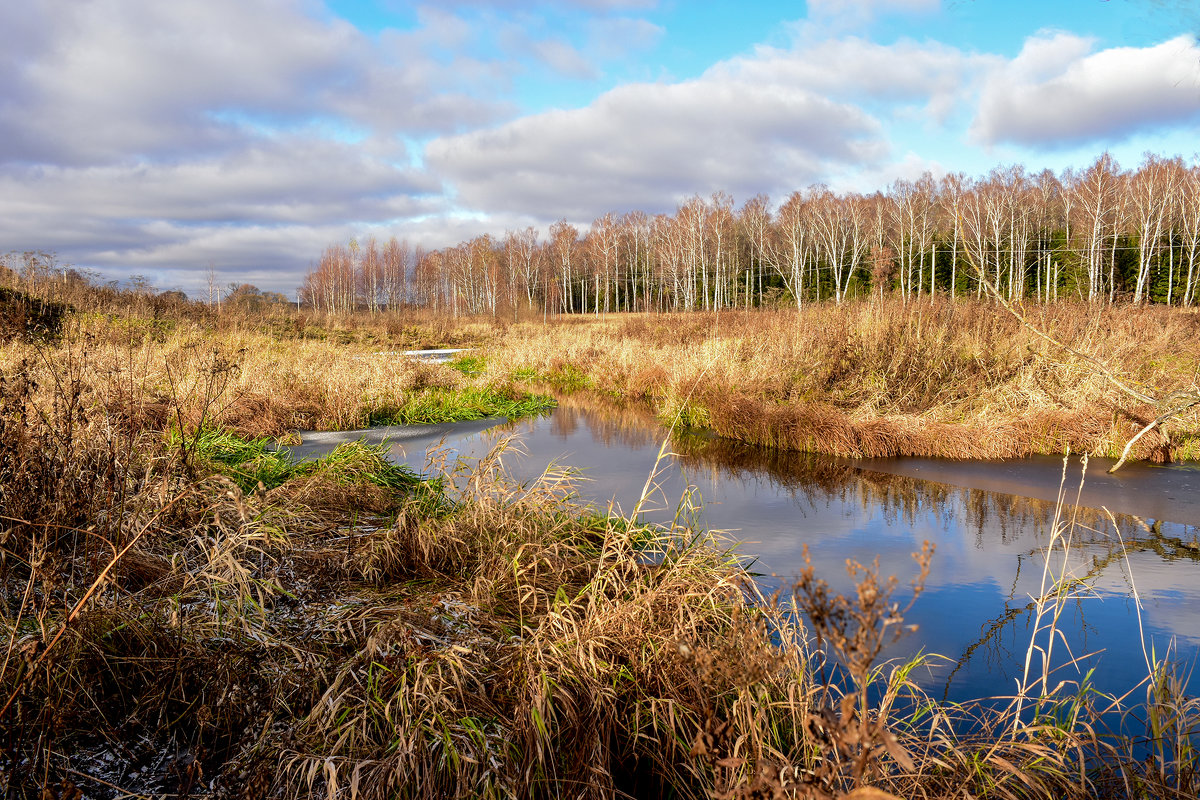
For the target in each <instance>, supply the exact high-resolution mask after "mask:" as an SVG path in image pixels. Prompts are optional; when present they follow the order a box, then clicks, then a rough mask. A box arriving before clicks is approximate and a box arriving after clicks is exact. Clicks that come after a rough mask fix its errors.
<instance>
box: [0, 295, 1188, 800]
mask: <svg viewBox="0 0 1200 800" xmlns="http://www.w3.org/2000/svg"><path fill="white" fill-rule="evenodd" d="M19 289H20V291H16V290H12V289H10V290H7V293H6V294H4V295H0V301H2V302H3V303H4V304H5V305H4V306H3V308H0V323H3V325H4V327H3V333H4V335H3V338H2V339H0V637H2V638H3V645H2V646H3V655H2V657H0V795H3V796H5V797H15V798H24V797H30V798H55V799H57V800H67V799H68V798H70V800H78V798H84V797H87V798H92V797H94V798H134V797H155V798H158V797H172V798H173V797H230V798H235V797H236V798H251V797H280V798H301V797H305V798H307V797H320V798H394V797H413V798H418V797H464V798H475V797H496V798H501V797H588V798H590V797H596V798H605V797H658V796H674V797H683V798H708V797H722V798H773V797H806V798H807V797H812V798H833V797H843V796H848V797H854V798H860V800H861V799H862V798H876V799H877V798H889V797H893V796H895V797H961V798H966V797H989V798H993V797H994V798H1086V797H1114V798H1116V797H1146V798H1152V797H1153V798H1157V797H1180V798H1183V797H1188V798H1194V797H1195V796H1196V793H1197V791H1198V790H1200V774H1198V773H1197V764H1198V762H1200V758H1198V756H1197V752H1196V746H1197V744H1200V742H1197V733H1198V732H1197V725H1198V724H1200V702H1198V701H1197V700H1196V696H1195V695H1196V689H1197V683H1196V680H1195V679H1193V678H1192V677H1191V669H1192V667H1193V666H1194V664H1195V661H1196V657H1197V655H1198V654H1200V650H1198V647H1200V628H1197V626H1196V624H1195V622H1194V619H1193V618H1194V610H1195V608H1196V602H1197V601H1198V600H1200V597H1198V596H1197V595H1196V591H1195V589H1194V586H1195V585H1196V583H1197V582H1196V579H1195V576H1196V570H1197V569H1198V568H1200V542H1198V539H1197V533H1198V526H1200V515H1198V514H1197V511H1196V507H1195V506H1196V501H1195V486H1196V483H1197V479H1196V476H1197V474H1200V473H1198V469H1200V467H1197V460H1198V459H1200V417H1198V416H1197V413H1196V409H1195V407H1192V408H1189V409H1185V410H1184V411H1182V412H1181V413H1179V414H1175V415H1171V416H1169V418H1166V419H1163V420H1162V423H1161V424H1157V425H1154V426H1152V427H1150V423H1151V422H1153V421H1155V420H1156V418H1158V417H1159V416H1160V414H1162V409H1161V408H1157V407H1155V406H1154V405H1153V404H1152V403H1149V402H1138V401H1136V400H1134V399H1131V395H1130V393H1129V392H1127V391H1125V390H1124V389H1122V388H1121V386H1125V387H1131V386H1132V387H1137V392H1138V393H1140V394H1142V395H1144V396H1146V397H1172V396H1179V395H1181V394H1182V395H1186V394H1187V393H1188V392H1195V391H1196V380H1197V374H1198V371H1200V335H1198V334H1200V316H1197V314H1196V313H1195V312H1194V311H1193V310H1184V309H1170V308H1162V307H1132V306H1104V307H1094V306H1088V305H1086V304H1072V303H1068V302H1061V303H1058V304H1055V305H1053V306H1045V307H1043V306H1036V305H1033V306H1030V307H1028V308H1027V309H1026V323H1024V324H1023V323H1022V322H1021V321H1019V320H1017V319H1015V318H1014V317H1013V315H1011V314H1009V313H1006V312H1005V311H1004V310H1003V309H1001V308H1000V307H998V306H996V305H993V304H991V303H989V302H984V301H978V300H965V299H964V300H958V301H953V302H952V301H949V300H945V299H942V298H936V299H918V300H911V299H910V300H909V301H908V302H904V301H903V300H901V299H898V298H897V299H893V298H888V297H882V298H880V297H875V298H873V299H870V300H858V301H853V302H847V303H844V304H841V305H834V304H816V303H814V304H810V305H808V306H807V307H805V308H804V309H803V310H802V311H800V312H797V311H796V310H794V309H792V310H786V311H782V310H781V311H769V310H760V311H750V312H745V313H743V312H723V313H721V314H702V313H690V314H611V315H595V316H586V317H585V316H582V315H580V316H572V317H562V318H555V317H550V318H548V319H543V318H542V317H540V316H539V317H536V318H529V319H525V320H520V321H516V322H513V321H501V320H497V319H493V318H457V319H453V318H447V317H444V316H443V317H439V316H433V315H430V314H428V313H426V312H416V311H414V312H412V313H405V312H388V313H386V314H374V315H372V314H367V313H362V314H355V315H345V316H329V315H325V314H314V313H311V312H305V311H296V310H289V309H287V308H286V307H275V308H271V309H267V310H263V311H261V312H255V313H250V312H245V311H243V312H238V313H234V312H231V311H226V312H224V313H220V312H218V311H216V310H214V309H212V308H210V307H207V306H205V305H202V304H198V303H190V302H187V301H185V300H181V299H176V298H167V297H162V296H157V297H156V296H152V295H146V294H138V293H134V292H117V291H112V290H101V289H97V288H92V289H89V290H87V291H83V290H77V291H76V293H75V294H74V295H72V296H69V297H64V296H61V295H59V294H55V292H54V291H53V287H28V286H25V287H19ZM1039 331H1040V332H1041V334H1045V335H1040V334H1039V333H1038V332H1039ZM433 348H463V351H462V352H461V353H459V354H457V355H456V357H455V358H453V359H452V360H450V361H449V362H447V363H427V362H423V361H419V360H415V359H412V358H408V357H404V356H403V355H402V352H403V351H405V350H415V349H433ZM1118 384H1120V385H1118ZM421 426H431V427H421ZM1143 430H1146V432H1145V434H1144V435H1142V436H1141V437H1140V438H1138V439H1137V441H1136V442H1135V444H1134V446H1133V447H1132V448H1131V449H1130V452H1129V462H1128V463H1127V464H1126V465H1124V466H1123V467H1122V468H1121V469H1120V470H1118V471H1117V472H1116V473H1115V474H1113V475H1107V474H1106V473H1105V472H1104V470H1103V469H1097V466H1098V465H1099V466H1102V467H1103V466H1109V465H1112V464H1114V463H1115V460H1116V459H1118V458H1120V456H1121V455H1122V453H1123V451H1124V449H1125V446H1126V444H1127V443H1128V442H1129V441H1131V440H1132V439H1133V438H1134V437H1135V436H1137V435H1138V434H1139V432H1141V431H1143ZM347 431H350V432H353V433H350V434H346V433H344V432H347ZM385 432H386V435H385ZM1068 454H1069V455H1068ZM1084 457H1086V464H1085V461H1084V460H1083V458H1084ZM1085 470H1087V471H1086V472H1085ZM1081 482H1082V488H1081ZM1176 497H1178V498H1179V499H1178V500H1177V499H1176Z"/></svg>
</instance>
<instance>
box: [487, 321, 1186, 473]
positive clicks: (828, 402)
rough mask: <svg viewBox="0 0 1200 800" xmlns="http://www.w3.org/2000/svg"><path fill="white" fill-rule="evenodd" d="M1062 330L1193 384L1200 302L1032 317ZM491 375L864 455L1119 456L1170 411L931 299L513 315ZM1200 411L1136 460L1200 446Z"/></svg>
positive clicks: (1153, 383)
mask: <svg viewBox="0 0 1200 800" xmlns="http://www.w3.org/2000/svg"><path fill="white" fill-rule="evenodd" d="M1030 313H1031V314H1032V315H1033V317H1034V322H1036V323H1037V325H1038V326H1040V328H1041V329H1043V330H1044V331H1045V332H1046V333H1048V334H1049V335H1051V336H1053V337H1054V338H1055V339H1056V340H1058V341H1060V342H1062V343H1063V344H1065V345H1067V346H1069V347H1070V348H1072V349H1074V350H1075V351H1077V352H1080V353H1084V354H1087V355H1088V356H1090V357H1092V358H1094V359H1095V361H1096V362H1098V363H1099V364H1100V365H1102V366H1103V368H1104V369H1105V370H1107V371H1108V372H1110V373H1111V374H1113V375H1117V376H1120V378H1121V380H1122V381H1124V382H1126V383H1128V384H1129V385H1132V386H1139V387H1143V388H1144V389H1145V390H1146V391H1148V392H1151V393H1152V394H1154V395H1155V396H1166V395H1168V394H1170V393H1171V392H1174V391H1180V390H1183V391H1188V390H1192V389H1193V387H1195V382H1196V375H1197V374H1198V370H1200V335H1198V333H1200V317H1197V315H1196V313H1195V312H1194V311H1192V310H1179V309H1166V308H1159V307H1129V306H1124V307H1122V306H1116V307H1113V306H1106V307H1103V308H1100V307H1090V306H1087V305H1084V304H1070V303H1064V304H1059V305H1056V306H1053V307H1039V308H1037V309H1035V310H1033V311H1031V312H1030ZM486 370H487V373H488V374H490V375H492V376H494V377H500V376H504V377H511V378H513V379H517V380H525V381H528V382H530V384H531V385H541V386H548V387H550V388H552V389H553V390H555V391H558V392H576V391H590V392H594V393H596V394H597V395H599V396H602V397H604V398H606V399H609V400H613V399H615V400H618V401H620V402H626V403H631V404H636V405H640V406H642V407H645V408H647V409H649V410H650V411H652V412H653V413H655V414H656V415H657V416H659V417H660V418H661V419H663V420H664V421H665V422H667V423H668V424H671V423H676V424H679V425H682V426H685V427H696V428H701V429H706V430H711V431H713V432H715V433H717V434H718V435H721V436H724V437H728V438H732V439H737V440H739V441H745V442H749V443H752V444H762V445H769V446H773V447H779V448H783V449H788V450H802V451H813V452H820V453H827V454H831V455H840V456H847V457H853V458H880V457H892V456H923V457H941V458H972V459H994V458H1012V457H1024V456H1028V455H1034V454H1045V455H1061V454H1063V453H1065V452H1067V451H1068V450H1070V452H1074V453H1090V454H1091V455H1095V456H1105V457H1111V458H1116V457H1118V456H1119V455H1120V453H1121V450H1122V449H1123V447H1124V445H1125V443H1126V442H1127V441H1129V439H1130V438H1132V437H1133V436H1134V435H1135V434H1136V433H1137V432H1138V431H1139V430H1140V429H1141V428H1142V427H1143V426H1145V425H1146V424H1148V423H1149V422H1150V421H1151V420H1153V419H1154V418H1155V417H1156V416H1157V415H1158V414H1159V413H1161V410H1160V409H1157V408H1155V407H1152V406H1150V405H1147V404H1145V403H1140V402H1134V401H1131V400H1129V399H1128V397H1127V396H1125V395H1124V394H1122V392H1121V391H1119V390H1118V389H1117V388H1115V386H1114V384H1113V383H1112V381H1110V380H1109V379H1108V378H1107V377H1106V376H1105V375H1104V374H1103V372H1102V371H1101V370H1099V369H1097V368H1096V367H1095V365H1094V364H1092V363H1091V362H1088V361H1084V360H1082V359H1080V358H1078V357H1075V356H1073V355H1072V354H1070V353H1069V352H1066V351H1064V350H1062V349H1061V348H1058V347H1056V346H1054V345H1052V344H1050V343H1049V342H1047V341H1046V340H1045V339H1043V338H1041V337H1039V336H1038V335H1036V334H1035V333H1034V332H1033V331H1031V330H1030V329H1028V328H1026V327H1024V326H1023V325H1022V324H1021V323H1020V322H1019V321H1017V320H1016V319H1015V318H1013V317H1012V316H1011V315H1010V314H1008V313H1007V312H1006V311H1004V310H1003V309H1002V308H1000V307H999V306H997V305H995V304H992V303H988V302H979V301H972V300H958V301H955V302H951V301H949V300H946V299H941V298H937V299H927V300H918V301H912V302H909V303H907V304H905V303H899V302H891V301H878V300H872V301H860V302H855V303H845V304H842V305H834V304H813V305H810V306H808V307H807V308H805V309H804V310H803V311H801V312H796V311H787V312H755V313H751V314H740V313H725V314H720V315H717V314H707V315H706V314H688V315H620V316H617V315H613V316H609V317H603V316H601V317H588V318H579V317H573V318H570V319H564V320H562V321H559V322H552V323H551V324H549V325H539V324H537V323H523V324H521V325H512V326H508V327H506V328H505V331H504V334H503V335H502V336H500V337H499V338H498V339H497V340H496V342H495V344H494V345H492V346H491V347H489V349H488V353H487V355H486ZM1198 434H1200V416H1198V415H1197V411H1196V409H1192V410H1191V411H1189V412H1188V413H1186V414H1184V415H1181V416H1180V417H1178V418H1176V419H1173V420H1171V421H1170V422H1169V423H1168V424H1167V425H1166V426H1165V427H1163V428H1159V429H1156V430H1155V431H1153V432H1151V433H1150V434H1148V435H1147V436H1144V437H1143V438H1142V439H1141V440H1139V441H1138V443H1137V444H1136V445H1135V447H1134V450H1133V453H1132V457H1133V458H1135V459H1143V460H1150V461H1154V462H1163V461H1172V460H1197V459H1200V436H1198Z"/></svg>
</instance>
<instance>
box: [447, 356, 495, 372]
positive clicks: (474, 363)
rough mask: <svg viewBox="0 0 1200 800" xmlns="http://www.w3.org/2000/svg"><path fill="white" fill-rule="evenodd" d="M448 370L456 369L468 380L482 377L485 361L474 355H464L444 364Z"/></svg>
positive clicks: (485, 365) (485, 366)
mask: <svg viewBox="0 0 1200 800" xmlns="http://www.w3.org/2000/svg"><path fill="white" fill-rule="evenodd" d="M446 366H448V367H450V369H456V370H458V371H459V372H461V373H462V374H463V375H466V376H467V377H468V378H474V377H476V376H478V375H482V374H483V371H484V370H485V369H487V359H485V358H484V357H483V356H481V355H477V354H475V353H465V354H463V355H460V356H458V357H457V358H452V359H450V360H449V361H447V362H446Z"/></svg>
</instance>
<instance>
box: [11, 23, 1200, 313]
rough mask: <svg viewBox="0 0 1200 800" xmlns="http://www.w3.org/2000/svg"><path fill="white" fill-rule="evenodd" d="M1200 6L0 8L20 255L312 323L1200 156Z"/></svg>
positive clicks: (14, 239) (14, 230)
mask: <svg viewBox="0 0 1200 800" xmlns="http://www.w3.org/2000/svg"><path fill="white" fill-rule="evenodd" d="M1198 37H1200V0H1197V1H1196V2H1191V1H1188V0H1031V1H1029V2H1027V1H1026V0H808V2H799V1H798V0H796V1H793V2H784V1H781V2H767V1H764V0H757V1H756V2H749V1H748V0H741V2H732V1H730V2H726V0H711V2H704V1H703V0H689V1H688V2H684V0H555V1H554V2H522V1H521V0H441V2H438V3H430V4H423V3H410V2H401V1H400V0H171V2H162V0H22V2H6V3H3V4H0V254H2V253H6V252H10V251H25V250H42V251H49V252H53V253H55V254H56V255H57V257H58V259H59V261H60V262H62V263H65V264H71V265H74V266H76V267H78V268H82V269H88V270H92V271H93V272H94V273H95V274H96V275H97V276H98V277H100V278H102V279H104V280H118V281H126V280H128V279H129V278H130V277H131V276H142V277H143V278H145V279H148V280H149V281H150V282H151V283H152V284H153V285H154V286H156V287H158V288H159V289H164V290H165V289H182V290H184V291H187V292H189V293H190V294H192V295H193V296H204V295H206V287H207V283H208V275H209V271H210V270H211V271H212V272H213V273H214V274H215V275H216V278H217V282H218V283H219V284H221V285H224V284H228V283H243V282H248V283H252V284H254V285H256V286H258V287H260V288H262V289H264V290H270V291H281V292H284V293H286V294H288V295H289V296H294V294H295V289H296V287H297V286H299V285H300V284H301V282H302V281H303V279H304V275H305V274H306V273H307V272H308V270H309V269H311V267H312V265H313V264H314V263H315V262H316V260H317V259H318V258H319V256H320V253H321V251H322V250H323V249H324V248H325V247H326V246H327V245H329V244H333V243H339V242H340V243H345V242H348V241H349V240H350V239H352V238H356V239H358V240H360V241H362V240H365V239H366V238H367V237H370V236H375V237H377V238H379V239H381V240H386V239H387V238H389V237H391V236H396V237H399V238H406V239H408V240H409V241H410V242H411V243H413V244H414V245H421V246H423V247H427V248H432V247H443V246H447V245H453V244H455V243H457V242H459V241H461V240H463V239H467V238H470V237H473V236H476V235H479V234H483V233H490V234H493V235H497V236H499V235H503V233H504V232H505V231H506V230H509V229H518V228H524V227H526V226H529V225H533V226H535V227H538V228H540V229H541V230H543V231H544V230H545V228H546V227H547V226H548V225H549V224H550V223H552V222H554V221H556V220H558V219H567V220H568V221H570V222H572V223H575V224H577V225H580V226H581V228H586V227H587V225H588V224H589V223H590V222H591V221H592V220H594V219H596V218H597V217H600V216H602V215H603V214H605V213H607V212H609V211H613V212H617V213H624V212H625V211H630V210H634V209H640V210H643V211H647V212H650V213H660V212H661V213H671V212H673V211H674V210H675V209H676V207H677V206H678V204H679V203H681V202H682V201H684V200H686V199H687V198H689V197H692V196H694V195H700V196H704V197H707V196H709V195H711V194H712V193H714V192H717V191H724V192H727V193H729V194H731V195H732V196H733V198H734V200H735V202H736V203H737V204H739V205H740V204H741V203H742V202H744V201H745V200H748V199H749V198H751V197H753V196H754V195H756V194H759V193H763V194H767V195H768V196H769V197H770V198H771V199H772V201H773V202H775V203H781V202H782V201H783V200H784V199H786V197H787V196H788V195H789V194H790V193H791V192H793V191H796V190H799V189H803V188H806V187H808V186H810V185H813V184H817V183H823V184H827V185H828V186H830V187H831V188H833V189H835V190H837V191H863V192H873V191H876V190H883V189H886V188H887V187H888V186H889V185H890V184H891V183H892V182H893V181H895V180H897V179H911V178H916V177H918V176H919V175H921V174H922V173H923V172H925V171H929V172H931V173H933V174H934V175H935V176H940V175H943V174H945V173H947V172H964V173H966V174H967V175H970V176H983V175H986V174H987V172H989V171H990V170H991V169H993V168H994V167H997V166H1003V165H1009V164H1014V163H1019V164H1023V165H1025V166H1026V167H1027V168H1028V169H1031V170H1034V171H1040V170H1041V169H1043V168H1050V169H1053V170H1055V171H1061V170H1063V169H1066V168H1081V167H1086V166H1087V165H1089V164H1090V163H1092V162H1093V161H1095V159H1096V157H1097V156H1099V155H1100V154H1101V153H1103V152H1105V151H1107V152H1109V153H1111V154H1112V155H1113V156H1114V157H1115V158H1116V159H1117V161H1118V162H1119V163H1120V164H1121V165H1122V166H1125V167H1135V166H1137V164H1138V163H1139V162H1140V161H1141V159H1142V157H1143V154H1144V153H1146V152H1153V153H1156V154H1158V155H1164V156H1182V157H1183V158H1184V159H1185V160H1187V161H1189V162H1191V161H1192V160H1193V158H1194V157H1195V156H1196V153H1197V151H1200V40H1198Z"/></svg>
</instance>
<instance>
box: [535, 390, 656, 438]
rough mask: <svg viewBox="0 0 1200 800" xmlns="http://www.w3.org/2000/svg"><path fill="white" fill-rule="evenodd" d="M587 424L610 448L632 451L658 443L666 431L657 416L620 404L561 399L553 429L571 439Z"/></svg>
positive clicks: (556, 433) (555, 432)
mask: <svg viewBox="0 0 1200 800" xmlns="http://www.w3.org/2000/svg"><path fill="white" fill-rule="evenodd" d="M580 423H583V424H584V425H587V427H588V430H589V431H590V432H591V434H592V436H593V437H594V438H595V439H596V441H598V442H600V443H602V444H603V445H604V446H606V447H612V446H614V445H620V446H624V447H628V448H631V449H637V448H642V447H649V446H651V445H655V444H658V443H659V442H660V441H661V440H662V437H663V436H664V435H665V434H666V429H665V428H663V426H662V425H661V424H660V423H659V422H658V420H657V419H655V418H654V416H653V415H651V414H649V413H647V412H645V411H639V410H637V409H633V408H622V407H620V406H617V405H611V406H604V407H598V406H597V404H596V403H595V402H594V401H588V400H586V399H582V400H581V399H577V398H574V397H571V396H567V397H564V398H560V399H559V405H558V409H557V410H556V411H555V412H554V416H553V417H552V418H551V422H550V430H551V431H552V432H553V433H554V434H555V435H557V436H562V437H567V436H570V435H571V434H573V433H574V432H575V431H577V430H578V429H579V425H580Z"/></svg>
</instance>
